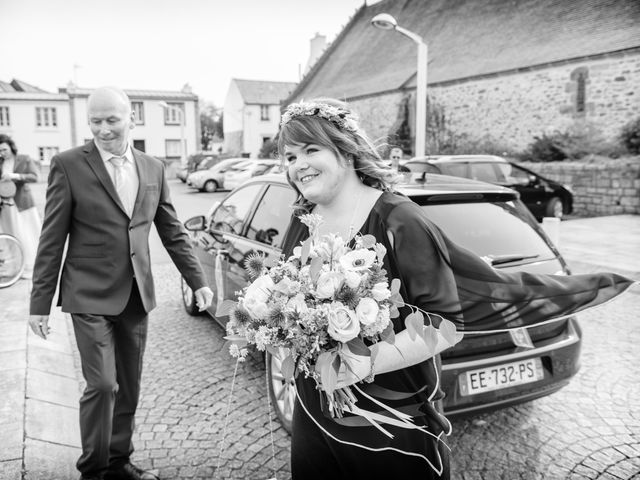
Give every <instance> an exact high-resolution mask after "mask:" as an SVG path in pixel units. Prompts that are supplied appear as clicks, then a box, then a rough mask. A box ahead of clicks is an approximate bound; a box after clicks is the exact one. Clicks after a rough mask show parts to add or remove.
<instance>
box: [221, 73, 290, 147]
mask: <svg viewBox="0 0 640 480" xmlns="http://www.w3.org/2000/svg"><path fill="white" fill-rule="evenodd" d="M295 86H296V83H294V82H269V81H264V80H241V79H237V78H234V79H231V83H230V85H229V90H228V91H227V96H226V97H225V101H224V152H225V153H228V154H231V155H236V156H240V155H244V156H250V157H253V158H255V157H257V156H258V153H259V152H260V149H261V148H262V145H263V144H264V143H265V142H266V141H268V140H271V139H273V137H274V136H275V134H276V133H277V132H278V125H279V121H280V102H282V101H283V100H284V99H285V98H287V97H288V96H289V95H290V94H291V92H292V91H293V89H294V88H295Z"/></svg>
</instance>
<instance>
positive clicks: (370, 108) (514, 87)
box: [351, 51, 640, 153]
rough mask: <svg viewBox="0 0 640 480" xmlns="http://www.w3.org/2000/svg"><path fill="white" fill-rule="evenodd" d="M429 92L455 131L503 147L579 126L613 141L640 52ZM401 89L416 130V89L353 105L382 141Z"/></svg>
mask: <svg viewBox="0 0 640 480" xmlns="http://www.w3.org/2000/svg"><path fill="white" fill-rule="evenodd" d="M580 82H582V86H583V87H584V89H583V90H582V93H583V95H582V94H579V93H578V91H579V90H580V88H579V83H580ZM427 93H428V96H429V98H430V99H431V100H432V101H433V102H435V104H437V105H438V106H440V107H442V111H443V112H444V114H445V116H446V118H447V122H448V128H450V129H451V130H452V131H453V132H454V133H456V134H466V135H467V136H468V137H469V138H471V139H475V140H482V139H490V140H491V141H492V143H494V144H495V145H496V146H497V147H500V148H504V151H505V152H520V151H522V150H524V149H525V148H526V147H527V146H528V145H529V144H530V143H531V142H532V141H533V137H534V136H540V135H542V134H543V133H551V132H553V131H561V132H565V131H567V130H569V129H572V128H580V127H581V126H583V127H584V126H592V127H595V129H596V130H599V131H600V132H601V133H602V136H603V137H604V139H606V140H614V139H615V137H617V135H618V134H619V133H620V130H621V128H622V126H623V125H625V124H626V123H627V122H629V121H630V120H632V119H634V118H636V117H637V116H638V115H639V112H640V51H633V52H629V53H626V54H624V53H621V54H616V55H609V56H605V57H600V58H591V59H585V60H579V61H572V62H563V63H562V64H557V65H547V66H541V67H536V68H530V69H527V70H524V71H517V72H505V73H501V74H496V75H492V76H487V77H484V78H477V79H465V80H462V81H459V82H450V83H441V84H429V85H428V87H427ZM405 96H408V97H410V103H409V105H410V109H409V125H411V129H412V130H413V126H414V125H415V89H406V90H397V91H394V92H386V93H382V94H379V95H375V96H371V97H359V98H355V99H352V100H351V104H352V106H353V108H354V109H355V110H356V111H357V112H358V113H359V115H360V118H361V124H362V125H363V127H364V128H365V131H366V132H367V133H368V134H369V136H370V137H372V138H374V139H380V138H383V139H385V140H386V137H387V136H388V135H389V134H390V133H392V132H394V131H395V130H396V129H397V128H398V126H399V125H400V121H401V118H400V116H401V114H400V111H401V105H402V99H403V98H404V97H405ZM579 98H581V99H582V100H579ZM580 104H581V105H580ZM412 135H413V132H412ZM412 142H413V141H412ZM407 153H408V152H407ZM434 153H437V152H434ZM469 153H473V152H469Z"/></svg>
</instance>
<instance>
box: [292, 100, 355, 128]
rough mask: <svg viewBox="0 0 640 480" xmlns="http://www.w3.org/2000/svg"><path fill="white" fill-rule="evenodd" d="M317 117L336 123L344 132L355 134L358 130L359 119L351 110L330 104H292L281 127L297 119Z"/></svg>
mask: <svg viewBox="0 0 640 480" xmlns="http://www.w3.org/2000/svg"><path fill="white" fill-rule="evenodd" d="M302 116H316V117H320V118H324V119H325V120H329V121H330V122H332V123H334V124H335V125H337V126H338V127H340V128H341V129H343V130H348V131H349V132H355V131H357V130H358V118H357V117H356V116H355V115H354V114H353V113H352V112H350V111H349V110H345V109H344V108H341V107H338V106H335V105H329V104H328V103H316V102H304V101H303V102H300V103H292V104H291V105H289V106H288V107H287V110H286V111H285V112H284V113H283V114H282V119H281V120H280V126H283V125H286V124H287V123H289V122H290V121H291V120H292V119H294V118H295V117H302Z"/></svg>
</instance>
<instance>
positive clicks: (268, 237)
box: [247, 185, 296, 247]
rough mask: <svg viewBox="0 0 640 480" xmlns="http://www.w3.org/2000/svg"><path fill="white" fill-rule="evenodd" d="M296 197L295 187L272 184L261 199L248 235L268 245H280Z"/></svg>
mask: <svg viewBox="0 0 640 480" xmlns="http://www.w3.org/2000/svg"><path fill="white" fill-rule="evenodd" d="M295 199H296V194H295V192H294V191H293V189H291V188H289V187H286V186H284V185H271V186H269V189H268V190H267V192H266V193H265V194H264V196H263V197H262V199H261V200H260V204H259V205H258V208H257V209H256V212H255V214H254V215H253V219H252V220H251V224H250V225H249V230H248V231H247V237H248V238H249V239H251V240H256V241H258V242H260V243H264V244H266V245H271V246H273V247H280V246H281V244H282V239H283V237H284V234H285V233H286V231H287V227H288V226H289V221H290V219H291V215H290V214H289V215H288V214H287V212H289V213H291V212H293V210H292V209H291V205H292V204H293V202H294V201H295Z"/></svg>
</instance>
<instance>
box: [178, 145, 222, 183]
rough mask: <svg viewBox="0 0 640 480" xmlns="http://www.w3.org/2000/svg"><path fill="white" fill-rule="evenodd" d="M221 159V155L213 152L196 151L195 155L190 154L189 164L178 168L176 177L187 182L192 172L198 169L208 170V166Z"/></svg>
mask: <svg viewBox="0 0 640 480" xmlns="http://www.w3.org/2000/svg"><path fill="white" fill-rule="evenodd" d="M219 161H220V157H219V156H217V155H214V154H212V153H211V152H208V153H202V152H201V153H194V154H193V155H189V158H188V159H187V165H184V166H182V167H180V168H179V169H178V171H177V172H176V177H177V178H179V179H180V180H181V181H182V182H183V183H185V182H186V181H187V177H188V176H189V174H190V173H191V172H195V171H196V170H206V169H207V168H210V167H213V166H214V165H215V164H216V163H218V162H219Z"/></svg>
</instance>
